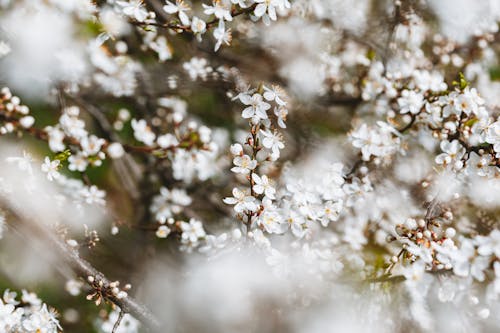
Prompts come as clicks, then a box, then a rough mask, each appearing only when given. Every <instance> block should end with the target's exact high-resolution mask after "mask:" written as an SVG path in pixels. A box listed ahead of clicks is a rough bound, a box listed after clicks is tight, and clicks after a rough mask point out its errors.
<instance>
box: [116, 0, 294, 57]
mask: <svg viewBox="0 0 500 333" xmlns="http://www.w3.org/2000/svg"><path fill="white" fill-rule="evenodd" d="M116 4H117V5H118V7H117V8H118V9H119V10H120V11H121V12H122V14H123V15H125V16H126V17H128V18H130V19H131V20H132V21H133V22H134V23H135V24H137V25H138V26H140V27H144V26H146V27H148V29H149V30H150V31H152V32H153V33H152V34H150V38H149V43H147V44H149V48H151V49H153V50H155V51H156V52H157V53H158V54H159V58H160V60H161V61H163V60H166V59H169V58H170V57H171V54H170V50H169V46H168V45H167V41H166V39H165V37H162V36H158V34H157V28H158V27H160V28H166V29H172V31H176V32H183V31H187V32H190V33H192V34H194V35H195V36H196V37H197V39H198V41H201V40H202V36H203V35H204V34H206V33H207V31H208V30H209V29H210V28H211V27H214V29H213V32H212V35H213V37H214V39H215V41H216V43H215V46H214V50H215V51H217V50H219V48H220V47H221V45H223V44H226V45H230V44H231V40H232V34H231V29H230V28H226V22H231V21H233V16H237V15H240V14H242V13H248V14H249V16H250V18H251V19H252V20H254V21H258V20H262V22H264V24H266V25H269V24H270V23H271V21H276V20H277V17H278V15H277V13H278V12H280V13H285V12H287V11H289V10H290V8H291V4H290V1H289V0H214V1H213V2H212V3H211V4H205V3H203V4H202V9H203V14H204V15H206V16H208V18H207V19H202V18H201V17H200V16H202V13H196V11H195V10H193V8H192V6H191V5H190V4H189V3H188V2H187V1H184V0H175V1H168V0H167V1H166V5H164V6H163V11H164V12H165V13H166V14H168V15H172V16H174V18H172V20H171V21H167V22H162V21H161V20H160V19H159V18H158V17H157V15H156V13H154V12H148V11H147V9H146V7H145V5H144V4H143V3H142V2H141V1H138V0H129V1H117V2H116ZM162 16H163V15H162ZM160 44H163V45H160ZM158 48H161V49H163V50H164V52H166V54H168V56H162V55H161V54H162V52H161V51H158Z"/></svg>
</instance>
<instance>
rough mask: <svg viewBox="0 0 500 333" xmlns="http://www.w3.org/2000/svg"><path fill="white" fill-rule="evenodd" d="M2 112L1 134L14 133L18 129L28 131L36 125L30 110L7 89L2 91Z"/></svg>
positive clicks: (0, 94) (0, 92)
mask: <svg viewBox="0 0 500 333" xmlns="http://www.w3.org/2000/svg"><path fill="white" fill-rule="evenodd" d="M0 112H2V114H3V117H2V125H1V126H0V134H7V133H12V132H14V131H15V130H16V129H17V128H20V129H28V128H30V127H32V126H33V124H34V123H35V118H33V117H32V116H31V115H30V114H29V113H30V109H29V108H28V107H27V106H26V105H22V104H21V99H20V98H19V97H17V96H14V95H12V93H11V91H10V89H9V88H7V87H4V88H2V89H1V90H0Z"/></svg>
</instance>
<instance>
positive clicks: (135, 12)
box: [116, 0, 148, 22]
mask: <svg viewBox="0 0 500 333" xmlns="http://www.w3.org/2000/svg"><path fill="white" fill-rule="evenodd" d="M116 4H117V5H119V6H121V7H122V10H123V13H124V14H125V15H127V16H130V17H133V18H134V19H136V20H137V21H139V22H144V20H146V18H147V17H148V12H147V11H146V10H145V9H144V5H143V3H142V0H129V1H117V2H116Z"/></svg>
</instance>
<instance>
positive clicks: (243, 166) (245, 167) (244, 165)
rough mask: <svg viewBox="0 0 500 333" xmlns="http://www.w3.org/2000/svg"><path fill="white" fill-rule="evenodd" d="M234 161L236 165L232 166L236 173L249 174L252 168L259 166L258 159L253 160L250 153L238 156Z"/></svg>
mask: <svg viewBox="0 0 500 333" xmlns="http://www.w3.org/2000/svg"><path fill="white" fill-rule="evenodd" d="M233 163H234V165H235V167H233V168H231V171H232V172H234V173H242V174H248V173H249V172H250V170H253V169H255V168H256V167H257V161H256V160H252V158H251V157H250V156H248V155H243V156H236V157H235V158H234V159H233Z"/></svg>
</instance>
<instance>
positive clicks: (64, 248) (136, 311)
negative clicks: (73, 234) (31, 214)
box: [2, 200, 160, 332]
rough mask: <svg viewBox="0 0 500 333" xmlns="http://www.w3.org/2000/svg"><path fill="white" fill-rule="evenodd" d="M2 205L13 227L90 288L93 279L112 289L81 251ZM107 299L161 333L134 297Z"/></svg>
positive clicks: (151, 316) (156, 323)
mask: <svg viewBox="0 0 500 333" xmlns="http://www.w3.org/2000/svg"><path fill="white" fill-rule="evenodd" d="M2 203H3V204H4V205H5V206H6V207H5V208H6V209H9V212H10V215H11V216H12V217H14V218H15V220H16V223H14V224H13V227H14V228H20V227H22V226H24V227H25V229H27V230H29V231H30V233H31V236H32V237H34V238H38V239H40V240H42V241H44V243H46V244H48V245H49V246H50V247H51V248H52V249H53V250H54V251H55V252H56V254H57V255H58V256H59V257H60V258H61V259H62V260H64V262H65V263H66V264H67V266H68V267H69V268H71V270H72V271H73V273H75V274H76V275H77V276H79V277H81V278H82V279H83V280H84V281H85V282H86V283H87V284H88V285H89V286H91V287H93V286H92V283H91V282H90V281H89V279H88V277H89V276H91V277H93V278H94V279H95V281H99V282H100V283H102V287H103V288H107V289H108V288H109V286H110V283H111V281H110V280H109V279H108V278H106V276H105V275H104V274H103V273H101V272H100V271H98V270H97V269H96V268H94V267H93V266H92V264H90V263H89V262H88V261H87V260H85V259H83V258H81V257H80V255H79V253H78V251H77V250H76V249H74V248H72V247H70V246H69V245H68V244H66V242H65V241H64V240H63V239H62V238H61V237H60V236H59V235H57V234H56V232H55V231H54V230H53V229H52V228H47V227H46V226H45V227H44V226H42V225H39V223H37V222H36V221H34V220H32V219H30V218H27V217H26V216H23V215H24V214H23V212H19V214H18V213H17V211H18V210H17V209H16V207H14V206H12V204H10V203H9V202H7V201H5V200H4V201H3V202H2ZM21 234H22V235H26V232H21ZM104 296H105V299H106V300H107V301H109V302H111V303H113V304H114V305H115V306H118V307H119V308H120V310H121V312H123V313H129V314H131V315H132V316H133V317H135V318H136V319H138V320H139V321H141V322H142V324H143V325H144V326H145V327H147V328H148V329H150V330H151V331H153V332H156V331H158V329H159V327H160V322H159V321H158V319H157V318H156V317H155V316H154V315H153V313H152V312H151V311H150V310H149V309H148V308H147V307H146V306H145V305H143V304H142V303H140V302H139V301H137V300H136V299H134V298H132V297H131V296H126V297H124V298H117V297H116V296H114V295H112V294H106V295H104Z"/></svg>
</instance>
